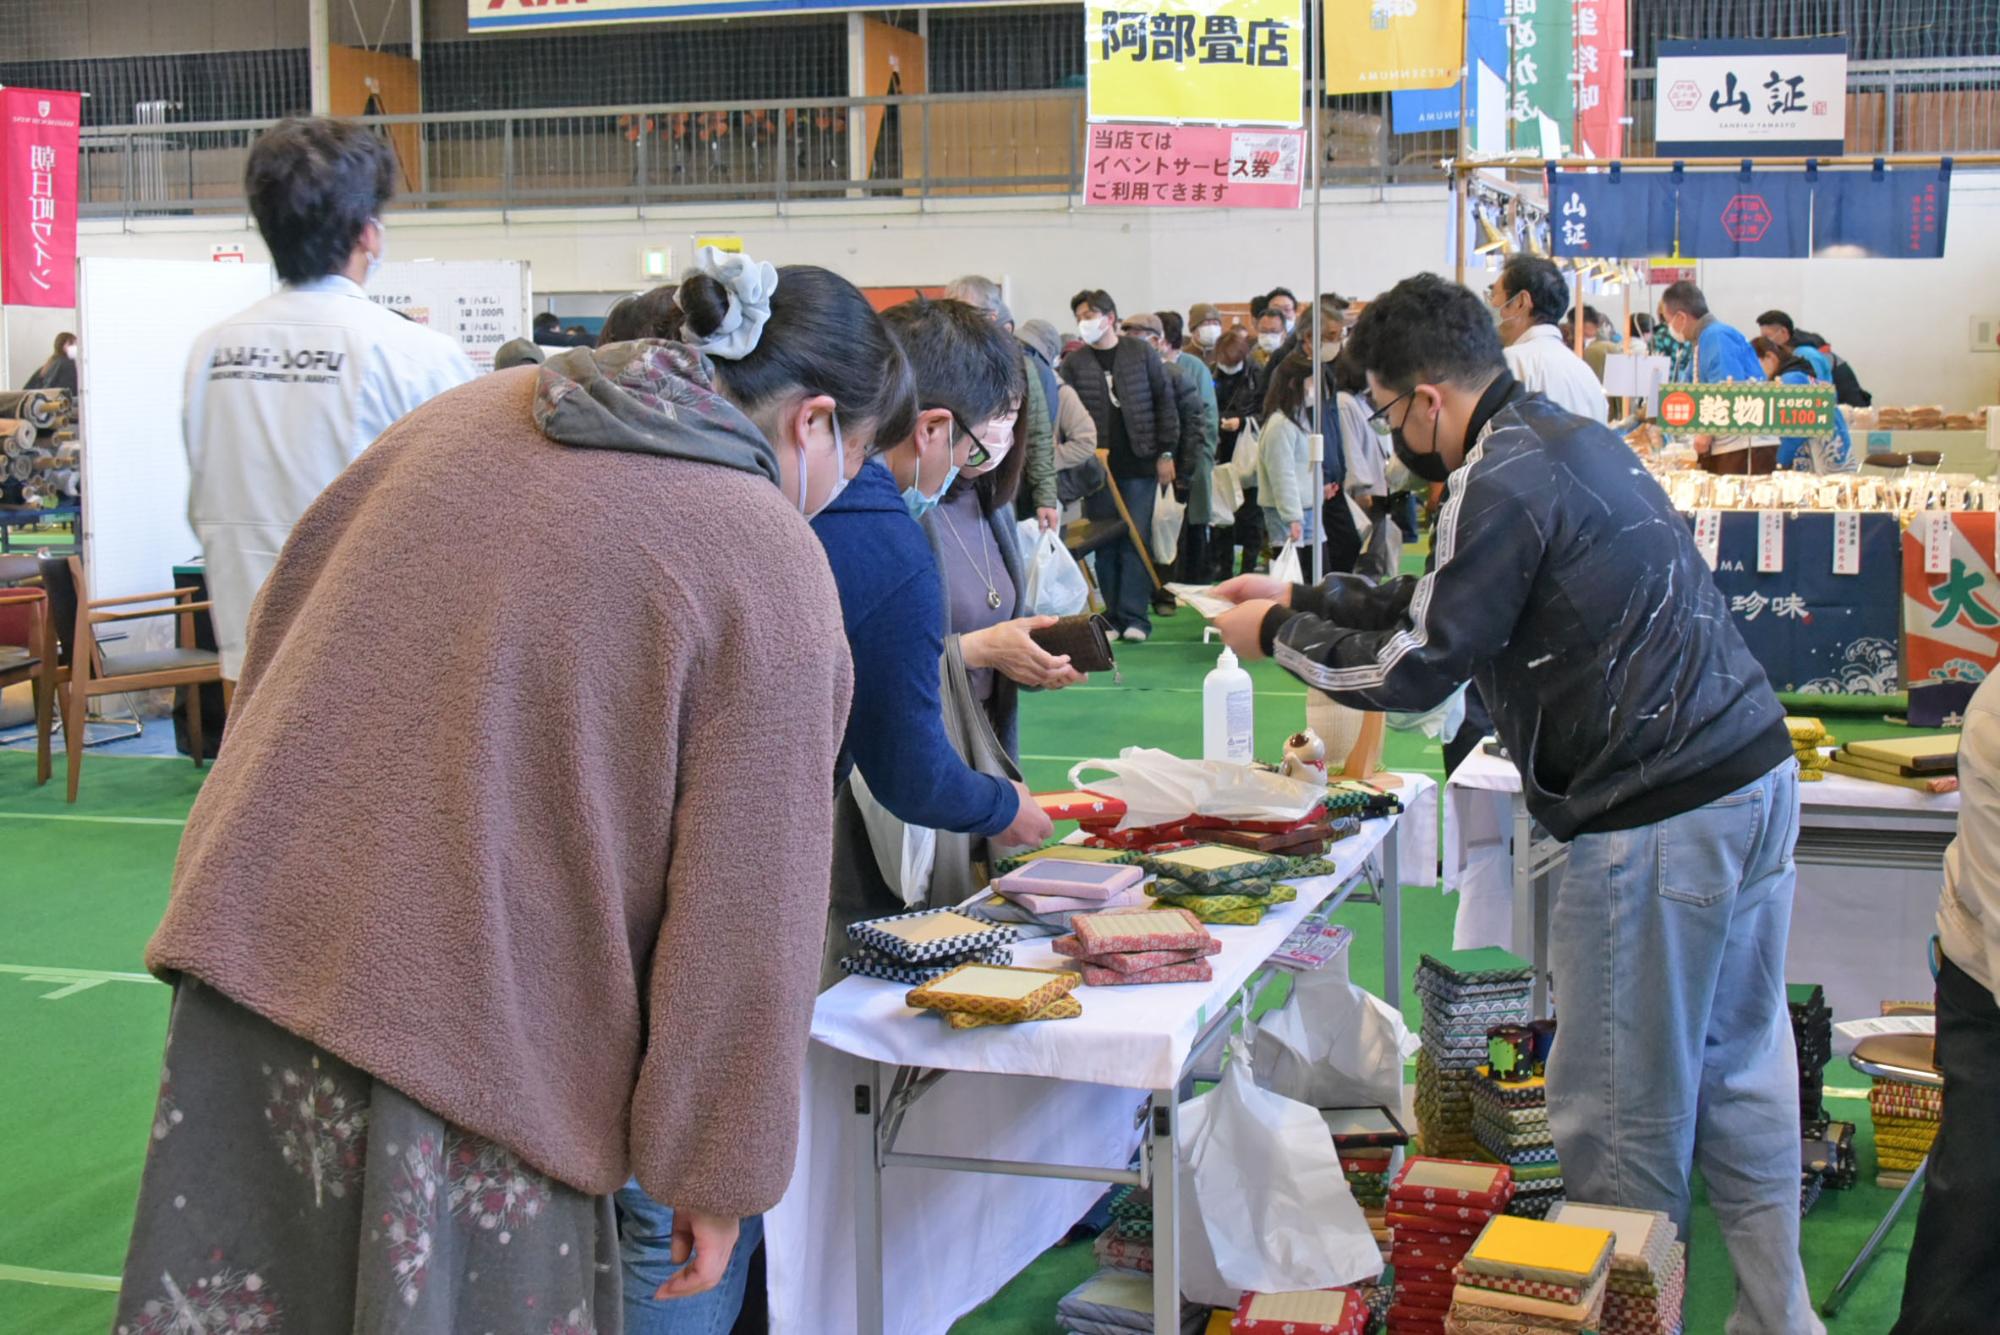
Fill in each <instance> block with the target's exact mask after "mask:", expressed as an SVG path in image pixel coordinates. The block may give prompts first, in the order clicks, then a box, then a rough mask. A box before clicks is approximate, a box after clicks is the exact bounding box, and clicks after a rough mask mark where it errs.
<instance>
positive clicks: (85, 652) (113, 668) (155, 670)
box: [42, 556, 222, 802]
mask: <svg viewBox="0 0 2000 1335" xmlns="http://www.w3.org/2000/svg"><path fill="white" fill-rule="evenodd" d="M42 583H43V585H44V587H45V588H46V589H47V591H48V595H49V604H50V607H51V609H52V610H53V612H54V619H55V625H56V633H57V635H58V636H59V637H60V639H61V641H62V649H63V655H64V658H65V660H66V661H65V663H64V665H63V666H62V667H61V669H60V670H59V674H58V676H59V679H60V681H61V684H62V688H63V693H64V695H65V697H66V708H65V710H64V713H63V741H64V744H65V749H66V750H67V751H68V752H69V800H70V801H72V802H74V801H76V789H77V783H78V781H79V780H80V779H81V778H82V777H83V741H84V737H83V733H84V719H85V718H86V717H87V716H88V714H89V708H90V701H91V700H92V699H93V698H95V697H97V696H100V695H124V694H128V693H130V692H132V691H151V690H159V689H162V688H164V687H169V686H204V685H207V684H209V683H211V682H220V681H221V680H222V660H221V658H220V656H219V655H217V654H216V652H215V651H214V650H212V649H197V648H195V647H194V614H195V613H196V612H205V611H209V610H210V609H211V605H210V604H208V603H205V602H196V601H194V591H193V590H192V589H168V590H165V591H164V592H160V593H135V594H133V595H131V596H130V597H126V598H104V599H100V600H97V601H92V599H91V597H90V590H89V586H88V584H87V583H86V582H85V580H84V573H83V562H82V561H81V560H80V559H78V558H77V557H74V556H69V557H59V556H51V557H45V558H43V560H42ZM144 603H165V604H166V606H164V607H151V608H142V607H140V606H139V605H140V604H144ZM111 609H119V610H115V611H114V610H111ZM169 616H170V617H174V618H176V621H177V624H176V626H175V633H174V646H173V647H172V648H170V649H128V648H125V647H123V646H111V647H109V648H107V647H106V646H104V645H102V644H100V643H99V642H98V639H97V628H98V627H99V626H106V625H122V624H124V623H126V622H132V621H145V620H148V619H150V618H154V617H169ZM188 739H189V741H191V742H192V743H193V748H192V749H193V751H194V765H195V768H196V769H200V768H201V767H202V751H203V738H202V733H201V711H200V710H199V709H196V710H192V711H190V712H189V714H188Z"/></svg>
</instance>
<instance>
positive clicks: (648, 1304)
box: [612, 1181, 764, 1335]
mask: <svg viewBox="0 0 2000 1335" xmlns="http://www.w3.org/2000/svg"><path fill="white" fill-rule="evenodd" d="M612 1200H613V1201H614V1202H615V1203H616V1205H617V1207H618V1250H619V1253H620V1255H621V1256H622V1257H623V1258H624V1264H625V1332H626V1335H729V1329H730V1327H732V1326H734V1325H735V1324H736V1317H737V1314H738V1313H739V1312H741V1311H742V1310H743V1285H744V1281H745V1279H746V1278H747V1277H748V1275H749V1271H750V1255H751V1253H752V1252H755V1251H756V1250H757V1243H758V1242H759V1240H761V1239H762V1238H763V1236H764V1217H763V1216H762V1215H753V1216H751V1217H750V1218H748V1219H746V1220H744V1221H743V1229H742V1232H740V1233H739V1234H737V1237H736V1250H735V1251H734V1252H732V1253H731V1254H730V1257H729V1268H728V1269H727V1270H725V1271H724V1272H723V1274H722V1282H721V1283H720V1284H717V1285H716V1286H715V1287H714V1288H712V1289H710V1290H709V1291H708V1292H707V1293H700V1294H696V1295H695V1296H694V1297H692V1298H669V1299H667V1300H666V1301H665V1302H661V1301H660V1300H659V1299H657V1298H655V1297H653V1295H654V1294H655V1293H657V1292H658V1291H659V1288H660V1285H662V1284H664V1283H666V1282H667V1280H668V1279H669V1278H671V1277H672V1276H673V1275H675V1274H677V1273H679V1271H680V1269H681V1267H680V1266H677V1265H675V1264H674V1261H673V1241H674V1212H673V1210H672V1209H670V1208H669V1207H667V1206H664V1205H661V1204H660V1203H659V1202H657V1201H655V1200H654V1199H653V1198H652V1197H651V1196H648V1195H647V1194H646V1193H645V1191H644V1190H643V1189H641V1188H640V1186H639V1184H638V1182H637V1181H632V1182H627V1183H626V1184H625V1185H624V1186H622V1187H620V1188H619V1189H618V1192H617V1194H616V1195H615V1196H613V1197H612Z"/></svg>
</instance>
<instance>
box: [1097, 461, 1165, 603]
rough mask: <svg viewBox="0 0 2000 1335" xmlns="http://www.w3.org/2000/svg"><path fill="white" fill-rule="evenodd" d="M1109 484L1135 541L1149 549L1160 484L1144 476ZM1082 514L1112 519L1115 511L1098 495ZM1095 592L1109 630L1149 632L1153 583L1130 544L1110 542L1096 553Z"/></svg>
mask: <svg viewBox="0 0 2000 1335" xmlns="http://www.w3.org/2000/svg"><path fill="white" fill-rule="evenodd" d="M1111 484H1112V485H1113V486H1115V487H1117V488H1118V492H1119V494H1120V495H1122V496H1123V497H1124V498H1125V508H1126V509H1128V510H1130V511H1131V512H1132V522H1133V524H1135V525H1136V526H1137V527H1138V529H1139V541H1141V542H1143V543H1146V544H1148V546H1149V547H1150V545H1151V543H1152V541H1153V502H1154V501H1155V500H1156V499H1157V498H1158V496H1159V492H1160V484H1159V482H1158V481H1157V480H1156V479H1155V478H1154V477H1153V475H1152V474H1150V473H1148V474H1147V475H1146V476H1145V477H1117V478H1113V479H1111ZM1084 513H1085V514H1087V515H1089V516H1090V517H1091V518H1093V519H1115V518H1117V517H1118V507H1117V506H1115V505H1113V504H1112V503H1111V496H1110V494H1109V493H1107V492H1103V491H1099V492H1095V493H1093V494H1092V495H1091V497H1090V499H1089V500H1087V501H1085V502H1084ZM1097 589H1098V592H1100V593H1102V594H1103V595H1104V617H1105V619H1106V620H1107V621H1109V622H1110V623H1111V628H1112V629H1113V630H1120V631H1122V630H1130V629H1131V628H1132V627H1134V626H1137V627H1138V628H1139V629H1140V630H1143V631H1148V632H1150V631H1151V630H1152V629H1153V617H1152V609H1153V581H1152V578H1151V577H1150V576H1148V575H1147V574H1146V564H1145V562H1144V561H1143V560H1141V559H1140V557H1139V553H1138V551H1137V550H1136V549H1135V548H1134V547H1133V546H1132V544H1131V543H1130V542H1114V543H1111V544H1110V545H1109V546H1106V547H1102V548H1100V549H1099V550H1098V553H1097Z"/></svg>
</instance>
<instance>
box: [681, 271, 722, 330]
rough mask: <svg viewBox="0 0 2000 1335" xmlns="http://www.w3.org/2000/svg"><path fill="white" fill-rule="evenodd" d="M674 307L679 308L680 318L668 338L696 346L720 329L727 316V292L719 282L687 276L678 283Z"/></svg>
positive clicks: (708, 276)
mask: <svg viewBox="0 0 2000 1335" xmlns="http://www.w3.org/2000/svg"><path fill="white" fill-rule="evenodd" d="M674 304H675V305H676V306H677V307H678V308H679V312H680V318H679V320H678V321H677V322H676V323H677V325H678V327H677V328H676V329H675V330H674V331H673V333H672V334H671V335H669V337H673V338H680V339H685V340H687V341H689V342H695V341H698V340H701V339H704V338H707V337H709V336H710V335H711V334H713V333H714V332H715V331H716V330H718V329H720V328H722V322H723V320H724V319H725V318H726V317H727V316H728V314H729V289H728V288H726V287H724V286H723V285H722V281H721V280H720V279H718V278H714V277H711V276H710V275H708V274H705V273H699V272H696V273H690V274H688V275H687V276H686V277H685V278H683V279H681V285H680V287H679V289H678V290H677V291H676V292H675V293H674Z"/></svg>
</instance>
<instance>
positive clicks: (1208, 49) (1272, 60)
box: [1083, 0, 1305, 127]
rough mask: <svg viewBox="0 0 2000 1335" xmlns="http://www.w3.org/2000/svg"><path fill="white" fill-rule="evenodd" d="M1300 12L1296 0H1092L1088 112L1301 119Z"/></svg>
mask: <svg viewBox="0 0 2000 1335" xmlns="http://www.w3.org/2000/svg"><path fill="white" fill-rule="evenodd" d="M1300 12H1301V10H1300V7H1299V4H1298V0H1129V3H1125V4H1117V5H1107V4H1099V3H1095V0H1093V3H1091V4H1088V5H1086V6H1085V7H1084V42H1083V45H1084V68H1085V70H1086V72H1087V74H1088V75H1089V99H1090V119H1091V120H1093V121H1168V122H1172V123H1175V124H1179V123H1182V122H1193V123H1196V124H1209V125H1215V124H1226V125H1282V126H1291V127H1296V126H1300V125H1303V124H1304V123H1305V104H1304V89H1305V83H1304V71H1305V54H1304V52H1305V37H1304V27H1303V25H1302V24H1301V23H1300V21H1299V15H1300Z"/></svg>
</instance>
